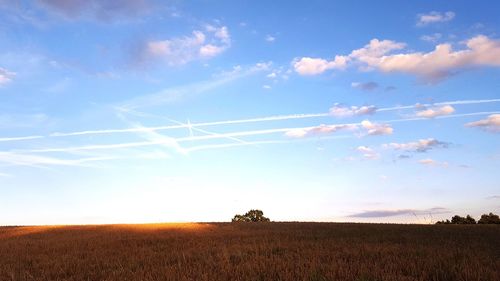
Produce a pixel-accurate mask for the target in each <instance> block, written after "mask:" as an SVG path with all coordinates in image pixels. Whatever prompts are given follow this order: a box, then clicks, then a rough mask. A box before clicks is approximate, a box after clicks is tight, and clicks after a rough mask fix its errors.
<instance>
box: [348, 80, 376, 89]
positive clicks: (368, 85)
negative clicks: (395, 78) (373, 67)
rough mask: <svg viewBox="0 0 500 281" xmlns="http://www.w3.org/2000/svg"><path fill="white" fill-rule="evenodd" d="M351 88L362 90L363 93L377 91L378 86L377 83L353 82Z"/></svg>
mask: <svg viewBox="0 0 500 281" xmlns="http://www.w3.org/2000/svg"><path fill="white" fill-rule="evenodd" d="M351 87H353V88H356V89H360V90H363V91H371V90H375V89H376V88H378V84H377V83H376V82H364V83H362V82H352V83H351Z"/></svg>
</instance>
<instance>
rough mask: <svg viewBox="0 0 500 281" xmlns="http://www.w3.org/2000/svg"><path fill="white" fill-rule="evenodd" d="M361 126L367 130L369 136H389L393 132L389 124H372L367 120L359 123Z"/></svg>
mask: <svg viewBox="0 0 500 281" xmlns="http://www.w3.org/2000/svg"><path fill="white" fill-rule="evenodd" d="M361 126H362V127H363V128H364V129H366V130H367V134H368V135H371V136H378V135H390V134H392V132H393V131H394V130H393V129H392V127H391V125H389V124H379V123H372V122H370V121H368V120H364V121H363V122H361Z"/></svg>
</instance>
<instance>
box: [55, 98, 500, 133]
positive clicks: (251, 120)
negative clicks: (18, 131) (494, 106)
mask: <svg viewBox="0 0 500 281" xmlns="http://www.w3.org/2000/svg"><path fill="white" fill-rule="evenodd" d="M493 102H500V99H484V100H459V101H448V102H438V103H433V104H422V105H423V106H432V105H447V104H448V105H459V104H479V103H493ZM412 108H415V105H414V104H413V105H403V106H395V107H385V108H379V109H377V110H376V112H384V111H394V110H401V109H412ZM329 116H331V115H330V113H304V114H288V115H275V116H268V117H257V118H248V119H235V120H225V121H214V122H201V123H191V124H190V126H192V127H194V126H196V127H204V126H217V125H231V124H242V123H256V122H267V121H282V120H291V119H306V118H320V117H329ZM188 127H189V125H187V124H180V125H171V126H157V127H145V128H140V129H139V128H127V129H108V130H106V129H104V130H89V131H80V132H69V133H54V134H51V136H55V137H60V136H75V135H89V134H112V133H129V132H140V131H148V130H151V131H158V130H171V129H181V128H188Z"/></svg>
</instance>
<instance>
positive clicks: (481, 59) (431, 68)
mask: <svg viewBox="0 0 500 281" xmlns="http://www.w3.org/2000/svg"><path fill="white" fill-rule="evenodd" d="M464 45H465V47H466V48H464V49H461V50H454V49H453V47H452V46H451V44H449V43H444V44H438V45H436V47H435V49H434V50H433V51H430V52H427V53H425V52H407V53H404V52H396V51H399V50H402V49H404V48H406V44H405V43H401V42H395V41H391V40H378V39H372V40H371V41H370V42H369V43H368V44H367V45H365V46H364V47H363V48H360V49H357V50H353V51H352V52H351V53H350V54H349V55H347V56H340V55H337V56H336V57H335V59H334V60H332V61H328V60H326V59H322V58H310V57H303V58H297V59H295V60H294V62H293V66H294V68H295V71H296V72H297V73H299V74H301V75H317V74H321V73H324V72H325V71H327V70H331V69H343V68H346V67H347V66H349V65H357V66H358V67H359V69H360V70H364V71H367V70H378V71H381V72H385V73H406V74H411V75H415V76H417V77H418V78H419V79H421V80H422V81H425V82H429V83H436V82H439V81H441V80H443V79H445V78H448V77H449V76H451V75H453V74H455V73H456V72H458V71H461V70H463V69H467V68H472V67H478V66H493V67H499V66H500V41H499V40H494V39H490V38H489V37H487V36H484V35H478V36H475V37H472V38H470V39H469V40H467V41H465V43H464Z"/></svg>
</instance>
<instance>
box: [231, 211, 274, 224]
mask: <svg viewBox="0 0 500 281" xmlns="http://www.w3.org/2000/svg"><path fill="white" fill-rule="evenodd" d="M268 221H269V218H266V217H264V212H262V211H261V210H250V211H248V212H246V213H245V214H244V215H238V214H237V215H235V216H234V218H233V220H232V222H268Z"/></svg>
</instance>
